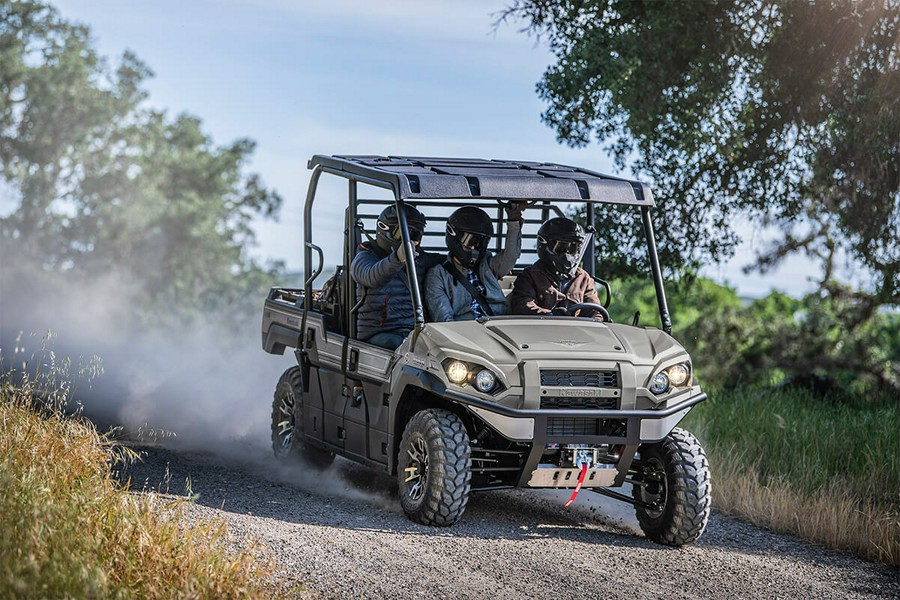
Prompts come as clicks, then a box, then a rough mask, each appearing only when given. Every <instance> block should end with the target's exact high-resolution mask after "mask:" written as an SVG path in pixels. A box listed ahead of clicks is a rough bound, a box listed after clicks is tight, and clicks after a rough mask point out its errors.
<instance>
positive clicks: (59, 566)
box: [0, 356, 273, 599]
mask: <svg viewBox="0 0 900 600" xmlns="http://www.w3.org/2000/svg"><path fill="white" fill-rule="evenodd" d="M0 358H2V356H0ZM55 361H56V358H55V357H52V358H51V360H49V361H47V362H46V363H42V364H41V369H43V372H40V371H39V372H38V374H37V376H34V377H30V378H29V377H24V378H23V377H21V376H16V377H14V376H13V375H12V374H11V372H9V371H6V372H4V373H0V532H2V535H0V597H2V598H19V597H28V598H151V599H152V598H235V597H241V598H255V597H269V596H271V595H272V594H273V592H272V590H271V589H269V588H267V587H266V584H265V583H264V582H265V581H266V576H267V574H268V572H269V570H270V565H269V563H268V561H267V560H266V559H260V558H257V557H256V556H254V549H253V548H250V549H247V550H244V551H240V552H233V551H231V550H229V549H228V548H227V546H226V544H227V531H226V530H225V526H224V524H223V523H222V522H221V521H219V522H205V523H199V524H196V525H191V526H188V525H186V521H185V520H184V518H183V510H184V508H185V507H186V506H187V503H186V501H185V500H184V499H175V498H171V497H164V496H160V495H157V494H133V493H131V492H129V491H128V490H127V489H123V488H121V487H120V486H118V485H117V484H116V483H114V481H113V480H112V478H111V473H112V469H113V468H114V465H115V464H116V461H117V460H120V459H122V458H123V453H124V456H125V457H126V458H127V454H128V452H127V451H125V450H123V449H121V448H117V447H116V446H114V445H112V444H111V443H110V442H109V441H108V440H107V439H106V438H105V437H104V436H102V435H100V434H98V432H97V431H96V430H95V428H94V426H93V425H92V424H91V423H89V422H87V421H86V420H84V419H81V418H78V417H71V416H66V415H65V414H64V412H63V411H62V410H60V408H61V407H62V406H64V405H65V404H66V401H67V399H68V396H69V384H68V381H67V380H65V379H57V376H58V375H59V373H60V372H64V371H66V370H67V369H68V365H62V366H61V365H60V364H59V363H57V362H55ZM38 397H39V398H40V401H38V400H37V398H38ZM48 402H49V405H48ZM54 407H55V408H54Z"/></svg>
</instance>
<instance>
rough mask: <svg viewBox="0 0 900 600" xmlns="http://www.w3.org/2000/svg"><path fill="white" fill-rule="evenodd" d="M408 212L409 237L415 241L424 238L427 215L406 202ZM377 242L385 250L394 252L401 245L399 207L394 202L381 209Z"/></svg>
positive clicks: (377, 223) (377, 228) (376, 233)
mask: <svg viewBox="0 0 900 600" xmlns="http://www.w3.org/2000/svg"><path fill="white" fill-rule="evenodd" d="M403 207H404V212H405V213H406V225H407V227H409V237H410V239H411V240H412V241H413V242H418V241H420V240H421V239H422V233H423V232H424V231H425V215H423V214H422V213H420V212H419V210H418V209H417V208H416V207H415V206H413V205H412V204H404V205H403ZM375 227H376V230H377V231H376V232H375V243H376V244H378V247H379V248H381V249H382V250H383V251H385V252H392V251H393V250H396V249H397V248H399V247H400V242H401V241H402V239H403V238H402V235H401V234H400V219H399V218H397V207H396V206H395V205H393V204H391V205H390V206H388V207H387V208H385V209H384V210H383V211H381V214H380V215H378V221H377V222H376V223H375Z"/></svg>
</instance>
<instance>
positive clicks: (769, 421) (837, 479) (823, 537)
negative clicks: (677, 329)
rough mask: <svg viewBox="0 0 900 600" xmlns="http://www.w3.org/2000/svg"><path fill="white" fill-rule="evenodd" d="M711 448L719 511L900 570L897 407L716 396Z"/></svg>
mask: <svg viewBox="0 0 900 600" xmlns="http://www.w3.org/2000/svg"><path fill="white" fill-rule="evenodd" d="M711 398H712V400H711V401H710V402H709V403H707V404H708V405H707V406H704V407H702V408H701V409H698V410H697V411H695V412H694V413H693V414H692V415H691V416H690V417H689V418H688V420H687V422H686V424H685V425H686V427H688V428H689V429H692V430H693V431H694V432H695V433H697V434H698V435H699V436H700V437H701V439H702V440H703V442H704V446H705V448H706V451H707V454H708V455H709V461H710V465H711V468H712V471H713V473H712V474H713V482H714V483H713V485H714V488H713V489H714V494H715V495H714V499H713V502H714V506H715V508H716V509H717V510H719V511H721V512H724V513H726V514H729V515H733V516H736V517H738V518H741V519H744V520H747V521H750V522H751V523H754V524H756V525H760V526H763V527H766V528H769V529H771V530H773V531H778V532H782V533H789V534H792V535H796V536H798V537H800V538H803V539H806V540H809V541H812V542H815V543H817V544H821V545H823V546H826V547H828V548H833V549H836V550H842V551H849V552H853V553H855V554H857V555H859V556H861V557H863V558H866V559H868V560H872V561H877V562H883V563H885V564H888V565H893V566H900V404H898V403H897V400H896V399H890V398H886V399H883V400H881V401H870V402H843V403H842V402H837V401H834V400H831V401H829V400H827V399H822V398H815V397H812V396H811V395H809V394H807V393H804V392H796V391H790V390H782V391H771V390H770V391H763V392H733V393H714V394H711Z"/></svg>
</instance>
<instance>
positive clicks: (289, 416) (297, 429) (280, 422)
mask: <svg viewBox="0 0 900 600" xmlns="http://www.w3.org/2000/svg"><path fill="white" fill-rule="evenodd" d="M302 399H303V373H302V372H301V371H300V367H291V368H290V369H288V370H287V371H285V372H284V373H282V374H281V377H280V378H279V379H278V384H277V385H276V386H275V396H274V398H273V399H272V450H273V451H274V452H275V457H276V458H278V459H279V460H281V461H284V462H291V461H295V460H297V459H301V458H302V459H303V460H305V461H306V462H307V463H309V464H311V465H312V466H314V467H316V468H317V469H327V468H328V467H330V466H331V463H332V462H334V454H332V453H331V452H327V451H325V450H321V449H319V448H310V447H307V446H306V445H305V444H304V443H303V401H302Z"/></svg>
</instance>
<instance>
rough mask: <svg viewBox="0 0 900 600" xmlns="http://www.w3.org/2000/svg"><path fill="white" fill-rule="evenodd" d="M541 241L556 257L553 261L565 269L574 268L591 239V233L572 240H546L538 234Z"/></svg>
mask: <svg viewBox="0 0 900 600" xmlns="http://www.w3.org/2000/svg"><path fill="white" fill-rule="evenodd" d="M538 238H539V239H540V241H541V242H543V243H544V244H545V245H546V248H547V250H548V251H549V253H550V254H551V255H552V256H555V257H557V258H556V259H555V260H554V262H556V263H557V264H559V266H560V267H563V268H564V269H565V270H567V271H568V270H571V269H574V268H575V267H576V266H577V265H578V264H579V263H580V262H581V257H582V256H584V252H585V251H586V250H587V247H588V243H589V242H590V240H591V234H590V233H588V234H587V235H585V236H584V237H582V238H581V239H577V240H573V239H571V238H570V239H567V240H548V239H546V238H544V237H541V236H538Z"/></svg>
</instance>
